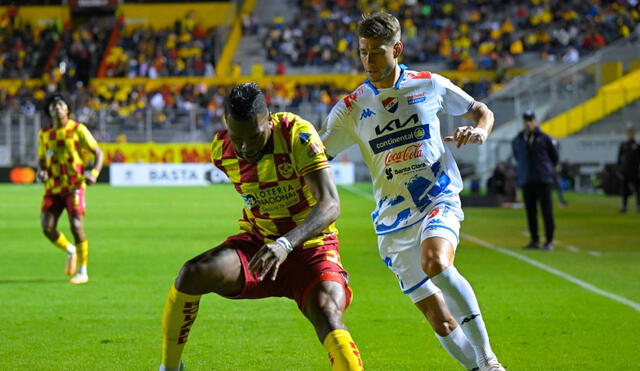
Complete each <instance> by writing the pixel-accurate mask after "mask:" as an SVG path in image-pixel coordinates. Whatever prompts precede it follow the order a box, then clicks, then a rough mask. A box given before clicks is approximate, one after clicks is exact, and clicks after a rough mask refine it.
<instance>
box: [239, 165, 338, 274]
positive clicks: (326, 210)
mask: <svg viewBox="0 0 640 371" xmlns="http://www.w3.org/2000/svg"><path fill="white" fill-rule="evenodd" d="M304 181H305V182H306V183H307V185H308V186H309V189H311V192H312V193H313V196H314V197H315V199H316V201H317V203H316V204H315V206H313V208H312V209H311V212H310V213H309V215H307V217H306V218H305V219H304V220H303V221H302V223H300V224H299V225H298V226H296V227H295V228H293V229H292V230H290V231H289V232H287V233H286V234H285V235H284V236H282V237H281V238H280V239H278V240H276V241H274V242H271V243H267V244H265V245H264V246H263V247H262V248H261V249H260V250H259V251H258V252H257V253H256V255H255V256H254V257H253V259H251V261H250V262H249V271H250V272H251V273H253V272H256V271H257V272H259V275H258V279H259V280H260V281H262V280H263V279H264V278H265V277H266V276H267V275H269V276H270V277H271V280H272V281H273V280H275V279H276V276H277V274H278V269H279V268H280V265H281V264H282V263H283V262H284V261H285V260H286V259H287V255H288V254H289V252H291V251H292V250H293V248H294V247H295V246H299V245H302V243H304V241H306V240H308V239H310V238H311V237H314V236H317V235H319V234H320V233H321V232H322V231H323V230H324V229H325V228H327V227H328V226H329V225H330V224H331V223H333V222H335V221H336V219H338V216H339V215H340V200H339V198H338V190H337V189H336V185H335V183H334V182H333V177H332V175H331V169H330V168H328V167H327V168H324V169H320V170H316V171H313V172H311V173H309V174H307V175H305V176H304Z"/></svg>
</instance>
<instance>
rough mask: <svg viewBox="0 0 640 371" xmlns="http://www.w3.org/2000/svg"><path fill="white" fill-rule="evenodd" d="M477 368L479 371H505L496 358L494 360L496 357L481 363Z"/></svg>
mask: <svg viewBox="0 0 640 371" xmlns="http://www.w3.org/2000/svg"><path fill="white" fill-rule="evenodd" d="M478 368H480V371H506V370H505V369H504V367H502V365H501V364H500V362H498V358H496V356H493V357H491V358H489V359H487V360H486V361H484V362H482V363H481V364H479V365H478Z"/></svg>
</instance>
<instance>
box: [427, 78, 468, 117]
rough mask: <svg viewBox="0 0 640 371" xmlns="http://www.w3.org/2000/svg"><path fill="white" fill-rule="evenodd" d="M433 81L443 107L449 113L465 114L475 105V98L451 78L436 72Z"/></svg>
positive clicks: (455, 114) (454, 114)
mask: <svg viewBox="0 0 640 371" xmlns="http://www.w3.org/2000/svg"><path fill="white" fill-rule="evenodd" d="M433 83H434V84H435V89H436V91H437V92H438V94H439V96H440V97H439V99H440V101H441V103H442V107H443V109H444V111H445V112H447V113H448V114H450V115H453V116H460V115H464V114H465V113H467V112H469V110H470V109H471V107H473V104H474V103H475V99H473V97H471V96H470V95H469V94H467V93H466V92H465V91H464V90H462V89H460V88H459V87H458V86H456V85H455V84H454V83H452V82H451V80H449V79H447V78H446V77H443V76H440V75H438V74H435V73H434V74H433Z"/></svg>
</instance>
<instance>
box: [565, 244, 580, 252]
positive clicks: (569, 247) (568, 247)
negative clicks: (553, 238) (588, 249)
mask: <svg viewBox="0 0 640 371" xmlns="http://www.w3.org/2000/svg"><path fill="white" fill-rule="evenodd" d="M567 250H569V251H571V252H578V251H580V249H579V248H577V247H575V246H571V245H569V246H567Z"/></svg>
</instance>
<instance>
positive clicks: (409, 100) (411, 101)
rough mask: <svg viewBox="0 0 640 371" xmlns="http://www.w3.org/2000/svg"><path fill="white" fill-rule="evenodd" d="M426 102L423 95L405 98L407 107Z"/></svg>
mask: <svg viewBox="0 0 640 371" xmlns="http://www.w3.org/2000/svg"><path fill="white" fill-rule="evenodd" d="M426 100H427V97H425V95H424V93H420V94H414V95H409V96H408V97H407V104H408V105H412V104H418V103H422V102H424V101H426Z"/></svg>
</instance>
